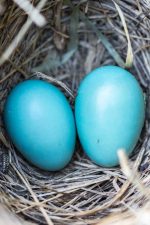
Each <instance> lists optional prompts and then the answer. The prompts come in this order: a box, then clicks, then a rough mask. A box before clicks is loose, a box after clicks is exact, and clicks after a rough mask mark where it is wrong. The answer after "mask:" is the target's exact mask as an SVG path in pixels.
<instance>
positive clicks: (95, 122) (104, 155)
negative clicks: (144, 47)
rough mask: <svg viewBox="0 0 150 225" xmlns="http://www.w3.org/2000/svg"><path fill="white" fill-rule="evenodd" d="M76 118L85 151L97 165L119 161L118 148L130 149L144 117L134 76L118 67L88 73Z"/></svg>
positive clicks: (76, 109) (83, 82)
mask: <svg viewBox="0 0 150 225" xmlns="http://www.w3.org/2000/svg"><path fill="white" fill-rule="evenodd" d="M75 117H76V124H77V131H78V135H79V139H80V142H81V144H82V147H83V149H84V151H85V153H86V154H87V155H88V156H89V158H91V159H92V160H93V162H95V163H96V164H98V165H101V166H105V167H112V166H116V165H118V164H119V160H118V155H117V151H118V149H125V151H126V153H127V155H130V153H131V152H132V151H133V149H134V147H135V145H136V143H137V141H138V139H139V136H140V133H141V130H142V127H143V124H144V117H145V102H144V96H143V92H142V89H141V88H140V85H139V84H138V82H137V80H136V79H135V77H134V76H133V75H132V74H131V73H129V72H128V71H126V70H124V69H122V68H120V67H117V66H104V67H100V68H97V69H95V70H93V71H92V72H91V73H90V74H88V75H87V76H86V77H85V78H84V79H83V81H82V82H81V85H80V87H79V90H78V94H77V97H76V102H75Z"/></svg>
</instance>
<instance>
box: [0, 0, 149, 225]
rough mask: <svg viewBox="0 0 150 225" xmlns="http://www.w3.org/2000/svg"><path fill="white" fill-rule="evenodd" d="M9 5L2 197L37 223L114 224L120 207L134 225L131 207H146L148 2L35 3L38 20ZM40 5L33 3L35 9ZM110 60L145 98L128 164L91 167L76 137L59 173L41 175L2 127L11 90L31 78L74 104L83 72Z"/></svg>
mask: <svg viewBox="0 0 150 225" xmlns="http://www.w3.org/2000/svg"><path fill="white" fill-rule="evenodd" d="M14 2H15V3H13V2H11V1H8V2H7V1H4V2H2V6H1V8H0V13H1V15H0V17H1V20H0V33H1V35H0V52H1V58H0V64H1V68H0V112H1V119H0V126H1V131H0V170H1V179H0V193H1V194H0V200H1V202H2V203H5V204H6V205H7V206H8V207H9V209H10V210H11V211H13V213H14V214H18V215H20V216H22V217H23V219H24V220H29V221H32V222H34V223H37V224H61V225H63V224H74V225H84V224H117V221H118V220H119V215H122V214H121V213H122V212H125V214H123V215H124V216H121V222H122V223H123V220H124V219H125V218H126V219H128V220H129V219H130V223H129V224H133V223H134V219H135V217H136V216H135V209H136V210H138V209H139V208H140V207H145V205H147V204H149V194H148V193H149V190H148V189H147V188H148V186H149V183H150V172H149V171H150V164H149V157H150V151H149V148H150V139H149V134H150V105H149V104H150V96H149V94H150V83H149V82H150V53H149V50H150V32H149V29H150V20H149V15H150V14H149V11H148V9H149V7H150V6H149V1H146V0H145V1H142V0H141V1H140V0H137V1H135V0H130V1H117V2H116V3H115V2H113V1H110V0H107V1H98V0H97V1H88V0H83V1H76V0H74V1H69V0H68V1H61V0H60V1H54V0H52V1H47V2H45V3H43V8H42V7H41V6H40V7H41V8H42V10H41V13H42V15H43V16H44V17H43V16H41V17H40V16H38V17H37V18H39V21H37V20H35V18H34V16H33V15H32V14H31V13H29V14H28V15H27V14H26V13H25V12H26V11H24V10H25V8H23V7H21V5H19V7H18V5H17V4H16V2H19V1H17V0H16V1H14ZM20 2H21V1H20ZM41 2H42V1H41ZM41 2H40V3H41ZM43 2H44V1H43ZM40 3H39V1H34V4H35V6H36V5H37V4H38V7H39V4H40ZM20 4H21V3H20ZM20 7H21V8H20ZM40 7H39V8H40ZM2 9H3V10H2ZM35 13H39V11H37V12H35ZM31 15H32V16H31ZM39 15H41V14H39ZM44 18H45V19H44ZM40 19H41V20H40ZM45 22H46V23H45ZM35 23H37V24H35ZM44 24H45V25H44ZM108 64H109V65H110V64H115V65H119V66H122V67H126V68H128V70H129V71H131V72H132V73H133V74H134V75H135V77H136V78H137V80H138V81H139V82H140V84H141V87H142V89H143V92H144V94H145V97H146V103H147V104H146V119H145V126H144V128H143V131H142V134H141V137H140V140H139V142H138V144H137V146H136V148H135V150H134V152H133V154H132V156H131V158H130V163H129V164H128V163H127V162H126V161H127V160H126V157H121V163H122V164H121V165H122V169H121V168H120V167H119V166H118V167H114V168H104V167H100V166H97V165H95V164H93V163H92V162H91V161H90V160H89V159H88V158H87V157H86V156H85V154H84V153H83V151H82V148H81V146H80V143H79V142H77V144H76V151H75V154H74V157H73V159H72V161H71V162H70V164H69V165H68V166H67V167H66V168H65V169H63V170H62V171H59V172H45V171H42V170H40V169H37V168H36V167H34V166H32V165H30V164H29V163H28V162H27V161H26V160H25V159H24V158H23V157H22V156H21V155H20V154H19V153H18V151H16V149H15V147H14V146H13V144H12V143H11V141H10V140H9V138H8V136H7V134H6V132H5V128H4V125H3V120H2V112H3V106H4V102H5V99H6V97H7V94H8V93H9V91H10V90H11V88H12V87H14V86H15V85H16V84H17V83H19V82H20V81H22V80H24V79H30V78H31V76H35V77H36V78H37V79H46V80H47V81H48V82H52V83H55V84H56V85H57V86H59V87H60V88H61V89H62V90H63V91H64V93H65V94H66V95H67V97H68V98H69V100H70V101H71V103H74V98H75V96H76V91H77V89H78V85H79V82H80V81H81V79H82V78H83V77H84V76H85V74H87V73H88V72H90V71H91V70H92V69H94V68H96V67H99V66H103V65H108ZM72 106H73V104H72ZM131 171H132V172H131ZM126 213H127V214H126ZM110 214H115V215H116V217H115V220H114V217H112V216H111V217H110V219H109V220H108V221H107V222H106V221H105V218H108V216H109V215H110ZM102 218H103V220H102ZM111 218H112V219H111ZM112 221H116V223H115V222H114V223H112ZM105 222H106V223H105ZM118 224H119V223H118ZM125 224H128V223H127V222H126V223H125ZM135 224H137V223H136V222H135ZM141 224H142V223H141Z"/></svg>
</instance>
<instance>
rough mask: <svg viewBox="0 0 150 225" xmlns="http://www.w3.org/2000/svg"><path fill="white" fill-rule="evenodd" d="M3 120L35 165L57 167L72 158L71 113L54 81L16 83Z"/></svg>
mask: <svg viewBox="0 0 150 225" xmlns="http://www.w3.org/2000/svg"><path fill="white" fill-rule="evenodd" d="M4 122H5V126H6V130H7V132H8V134H9V136H10V138H11V140H12V142H13V143H14V145H15V146H16V147H17V149H18V150H19V151H20V152H21V153H22V155H23V156H24V157H25V158H26V159H27V160H28V161H30V162H31V163H32V164H34V165H35V166H37V167H39V168H41V169H44V170H48V171H57V170H60V169H62V168H64V167H65V166H66V165H67V164H68V163H69V161H70V160H71V158H72V155H73V152H74V147H75V139H76V129H75V122H74V116H73V112H72V110H71V107H70V105H69V103H68V101H67V99H66V97H65V96H64V95H63V93H62V92H61V91H60V90H59V89H58V88H57V87H55V86H54V85H52V84H49V83H47V82H45V81H41V80H28V81H24V82H22V83H20V84H18V85H17V86H16V87H15V88H14V89H13V90H12V91H11V93H10V95H9V96H8V98H7V100H6V104H5V107H4Z"/></svg>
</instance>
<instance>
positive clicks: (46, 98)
mask: <svg viewBox="0 0 150 225" xmlns="http://www.w3.org/2000/svg"><path fill="white" fill-rule="evenodd" d="M144 117H145V101H144V95H143V92H142V89H141V88H140V85H139V84H138V82H137V80H136V79H135V78H134V76H133V75H132V74H131V73H129V72H128V71H126V70H124V69H122V68H120V67H117V66H104V67H100V68H97V69H95V70H93V71H92V72H91V73H90V74H88V75H87V76H86V77H85V78H84V79H83V81H82V82H81V85H80V86H79V89H78V93H77V97H76V100H75V118H74V115H73V112H72V109H71V107H70V105H69V103H68V101H67V99H66V97H65V96H64V94H63V93H62V92H61V91H60V90H59V89H58V88H57V87H55V86H54V85H52V84H50V83H47V82H45V81H41V80H28V81H24V82H22V83H20V84H18V85H17V86H16V87H15V88H14V89H13V90H12V91H11V93H10V95H9V96H8V98H7V100H6V103H5V107H4V122H5V126H6V130H7V132H8V134H9V136H10V138H11V140H12V142H13V143H14V145H15V146H16V148H17V149H18V150H19V151H20V152H21V153H22V154H23V156H24V157H25V158H26V159H27V160H28V161H30V162H31V163H32V164H34V165H35V166H37V167H39V168H41V169H44V170H48V171H57V170H60V169H62V168H64V167H65V166H66V165H67V164H68V163H69V161H70V160H71V158H72V156H73V153H74V149H75V142H76V127H77V132H78V136H79V139H80V142H81V145H82V147H83V149H84V151H85V153H86V154H87V155H88V156H89V158H90V159H91V160H92V161H93V162H95V163H96V164H98V165H101V166H105V167H112V166H116V165H118V164H119V160H118V156H117V151H118V149H120V148H121V149H122V148H123V149H125V151H126V153H127V154H128V155H129V154H130V153H131V152H132V150H133V149H134V147H135V145H136V143H137V141H138V139H139V136H140V133H141V130H142V127H143V124H144ZM75 124H76V125H75Z"/></svg>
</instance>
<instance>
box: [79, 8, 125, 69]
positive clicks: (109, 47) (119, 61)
mask: <svg viewBox="0 0 150 225" xmlns="http://www.w3.org/2000/svg"><path fill="white" fill-rule="evenodd" d="M80 16H81V19H82V20H83V21H84V22H85V23H86V24H87V26H89V27H91V28H92V30H93V31H94V32H95V33H96V35H97V36H98V38H99V39H100V40H101V42H102V44H103V45H104V47H105V48H106V49H107V50H108V52H109V54H110V55H111V56H112V57H113V58H114V60H115V62H116V63H117V64H118V65H119V66H121V67H124V66H125V65H124V61H123V59H122V58H121V56H120V55H119V53H118V52H117V51H116V50H115V49H114V47H113V46H112V44H111V43H110V42H109V41H108V39H107V37H106V36H105V35H104V34H103V33H102V32H101V31H99V30H98V29H97V27H96V26H95V25H94V23H92V22H91V21H90V20H89V19H88V18H87V16H85V15H84V13H82V12H80Z"/></svg>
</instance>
